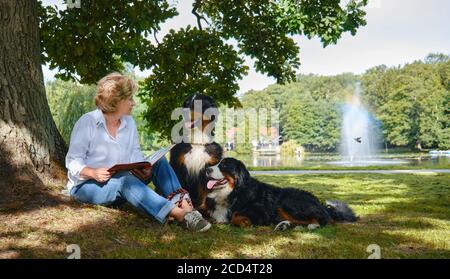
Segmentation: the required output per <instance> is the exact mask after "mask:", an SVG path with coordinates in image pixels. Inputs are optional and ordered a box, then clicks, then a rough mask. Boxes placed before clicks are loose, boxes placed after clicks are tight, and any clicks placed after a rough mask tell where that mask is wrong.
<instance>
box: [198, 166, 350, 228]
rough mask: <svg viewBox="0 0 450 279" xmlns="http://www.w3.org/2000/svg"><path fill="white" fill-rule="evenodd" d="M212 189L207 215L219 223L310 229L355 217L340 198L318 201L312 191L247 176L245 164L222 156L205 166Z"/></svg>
mask: <svg viewBox="0 0 450 279" xmlns="http://www.w3.org/2000/svg"><path fill="white" fill-rule="evenodd" d="M207 175H208V178H209V181H208V183H207V188H208V189H209V190H210V191H211V192H210V193H209V194H208V196H207V200H206V205H207V210H208V212H209V215H210V216H211V217H212V218H213V219H214V220H215V221H216V222H218V223H229V222H230V223H232V224H234V225H237V226H241V227H247V226H251V225H263V226H268V225H277V227H279V226H280V225H282V227H283V228H282V229H286V228H288V227H291V226H299V225H300V226H307V227H308V228H309V229H313V228H316V227H319V226H324V225H327V224H333V223H343V222H355V221H356V220H357V218H358V217H356V216H355V214H354V212H353V210H352V209H351V208H350V207H349V206H348V205H347V204H345V203H343V202H341V201H336V200H335V201H326V203H325V205H323V204H321V203H320V201H319V199H318V198H317V197H315V196H314V195H313V194H311V193H309V192H307V191H303V190H300V189H295V188H280V187H275V186H272V185H269V184H266V183H263V182H260V181H258V180H256V179H254V178H252V177H251V176H250V173H249V172H248V170H247V169H246V167H245V165H244V164H243V163H242V162H241V161H239V160H236V159H234V158H224V159H222V160H221V161H220V162H219V164H217V165H215V166H212V167H209V168H208V169H207Z"/></svg>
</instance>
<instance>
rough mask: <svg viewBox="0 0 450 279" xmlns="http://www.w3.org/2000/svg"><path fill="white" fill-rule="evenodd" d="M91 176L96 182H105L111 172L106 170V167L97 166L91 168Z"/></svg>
mask: <svg viewBox="0 0 450 279" xmlns="http://www.w3.org/2000/svg"><path fill="white" fill-rule="evenodd" d="M93 171H94V172H93V177H92V178H94V179H95V180H96V181H97V182H101V183H103V182H106V181H108V180H109V179H110V178H111V176H112V174H111V173H110V172H109V171H108V169H107V168H98V169H94V170H93Z"/></svg>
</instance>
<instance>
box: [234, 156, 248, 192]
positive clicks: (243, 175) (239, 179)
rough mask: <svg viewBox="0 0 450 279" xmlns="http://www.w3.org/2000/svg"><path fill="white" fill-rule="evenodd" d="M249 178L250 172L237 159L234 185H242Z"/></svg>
mask: <svg viewBox="0 0 450 279" xmlns="http://www.w3.org/2000/svg"><path fill="white" fill-rule="evenodd" d="M249 178H250V173H249V172H248V170H247V168H246V167H245V165H244V164H243V163H242V162H241V161H238V167H237V173H236V178H235V185H236V186H238V187H243V186H245V185H246V184H247V182H248V180H249Z"/></svg>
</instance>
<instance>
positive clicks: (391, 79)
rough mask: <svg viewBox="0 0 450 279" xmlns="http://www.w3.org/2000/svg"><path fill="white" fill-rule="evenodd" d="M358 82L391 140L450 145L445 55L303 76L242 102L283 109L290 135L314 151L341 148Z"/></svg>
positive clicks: (449, 60) (449, 78)
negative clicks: (357, 71) (346, 107)
mask: <svg viewBox="0 0 450 279" xmlns="http://www.w3.org/2000/svg"><path fill="white" fill-rule="evenodd" d="M357 83H360V84H361V88H362V92H361V96H362V100H363V103H364V104H365V105H366V106H367V108H368V109H369V110H370V112H371V113H372V114H373V116H374V118H375V119H376V120H377V122H376V124H378V125H379V128H380V130H381V133H382V137H383V138H384V141H385V144H386V145H388V146H390V147H408V148H411V149H419V150H421V149H422V148H441V149H449V148H450V57H449V56H448V55H444V54H430V55H428V56H427V57H426V58H425V59H424V60H423V61H415V62H413V63H410V64H406V65H404V66H398V67H391V68H389V67H387V66H384V65H382V66H376V67H373V68H371V69H369V70H367V71H366V72H365V73H364V74H362V75H360V76H357V75H354V74H351V73H345V74H341V75H336V76H317V75H300V76H298V78H297V81H296V82H292V83H289V84H286V85H271V86H269V87H267V88H266V89H264V90H262V91H249V92H247V93H246V94H245V95H244V96H243V97H242V100H241V101H242V104H243V106H244V107H253V108H270V107H272V108H277V109H279V110H280V130H281V134H282V135H283V139H284V140H295V141H296V142H297V143H298V144H300V145H302V146H303V147H305V148H306V149H307V150H309V151H336V150H337V149H338V148H339V142H340V139H341V120H342V105H343V104H344V103H345V101H346V99H348V98H349V96H351V95H352V94H353V92H354V90H355V85H356V84H357Z"/></svg>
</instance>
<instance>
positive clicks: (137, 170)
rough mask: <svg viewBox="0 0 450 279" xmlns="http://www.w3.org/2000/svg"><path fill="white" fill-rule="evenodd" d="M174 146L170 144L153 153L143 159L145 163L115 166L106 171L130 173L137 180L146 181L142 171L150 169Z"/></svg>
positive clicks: (146, 178)
mask: <svg viewBox="0 0 450 279" xmlns="http://www.w3.org/2000/svg"><path fill="white" fill-rule="evenodd" d="M174 146H175V144H171V145H169V146H167V147H164V148H161V149H159V150H158V151H156V152H155V153H153V154H151V155H149V156H147V157H145V161H142V162H135V163H127V164H116V165H114V166H112V167H111V168H109V169H108V171H109V172H117V171H130V172H131V173H132V174H134V175H135V176H136V177H137V178H139V179H140V180H142V181H146V180H148V178H149V176H147V177H146V174H145V172H143V171H142V170H143V169H147V168H150V170H151V168H152V166H153V165H154V164H156V162H158V160H159V159H161V158H162V157H163V156H164V155H166V154H167V152H169V151H170V150H171V149H172V148H173V147H174Z"/></svg>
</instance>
